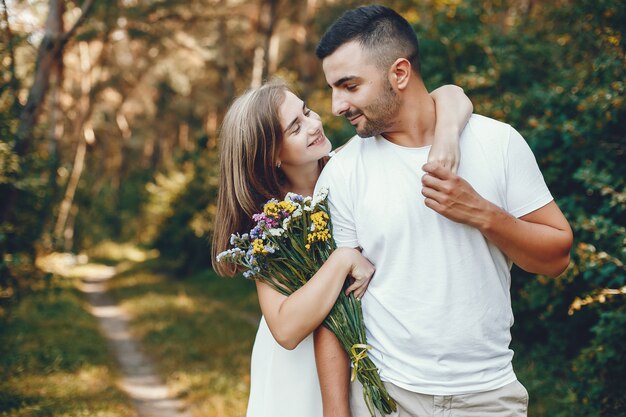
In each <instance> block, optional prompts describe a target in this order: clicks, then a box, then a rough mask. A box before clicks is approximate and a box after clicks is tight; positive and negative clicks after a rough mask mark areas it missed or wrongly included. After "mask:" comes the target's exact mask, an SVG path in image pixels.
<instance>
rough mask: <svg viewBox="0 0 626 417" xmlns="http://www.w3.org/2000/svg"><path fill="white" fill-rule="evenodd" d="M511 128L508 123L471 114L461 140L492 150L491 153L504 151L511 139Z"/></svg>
mask: <svg viewBox="0 0 626 417" xmlns="http://www.w3.org/2000/svg"><path fill="white" fill-rule="evenodd" d="M512 131H514V129H513V127H511V125H509V124H508V123H504V122H501V121H499V120H496V119H492V118H490V117H486V116H482V115H480V114H472V116H471V117H470V119H469V121H468V122H467V125H466V126H465V129H464V130H463V134H462V137H465V139H463V140H467V139H469V140H467V142H469V143H470V144H474V145H480V146H483V147H485V146H486V147H489V148H493V151H496V150H500V151H505V150H506V148H507V147H508V143H509V140H510V137H511V132H512Z"/></svg>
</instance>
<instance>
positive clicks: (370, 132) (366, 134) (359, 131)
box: [356, 129, 381, 139]
mask: <svg viewBox="0 0 626 417" xmlns="http://www.w3.org/2000/svg"><path fill="white" fill-rule="evenodd" d="M380 133H381V132H375V131H373V130H363V129H357V130H356V134H357V135H359V137H361V138H364V139H365V138H371V137H372V136H376V135H380Z"/></svg>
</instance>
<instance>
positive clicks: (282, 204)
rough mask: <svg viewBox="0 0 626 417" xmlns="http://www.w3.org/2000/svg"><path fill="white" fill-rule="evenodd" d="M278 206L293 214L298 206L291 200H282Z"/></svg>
mask: <svg viewBox="0 0 626 417" xmlns="http://www.w3.org/2000/svg"><path fill="white" fill-rule="evenodd" d="M278 208H279V209H281V210H283V211H286V212H287V213H290V214H291V213H293V211H294V210H295V209H296V206H294V205H293V204H292V203H291V202H289V201H281V202H280V203H278Z"/></svg>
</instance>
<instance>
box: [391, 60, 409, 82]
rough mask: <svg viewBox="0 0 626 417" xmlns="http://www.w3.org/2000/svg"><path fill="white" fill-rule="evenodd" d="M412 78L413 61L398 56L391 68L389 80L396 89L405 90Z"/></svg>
mask: <svg viewBox="0 0 626 417" xmlns="http://www.w3.org/2000/svg"><path fill="white" fill-rule="evenodd" d="M410 78H411V63H410V62H409V60H408V59H406V58H398V59H396V61H395V62H394V63H393V64H392V65H391V68H389V82H390V83H391V85H392V86H393V88H394V89H395V90H404V89H405V88H406V87H407V85H408V84H409V80H410Z"/></svg>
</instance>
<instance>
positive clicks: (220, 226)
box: [211, 80, 290, 276]
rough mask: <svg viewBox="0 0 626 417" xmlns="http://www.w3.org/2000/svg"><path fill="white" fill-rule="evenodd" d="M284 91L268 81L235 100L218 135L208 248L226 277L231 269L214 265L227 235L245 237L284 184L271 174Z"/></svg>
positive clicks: (278, 144)
mask: <svg viewBox="0 0 626 417" xmlns="http://www.w3.org/2000/svg"><path fill="white" fill-rule="evenodd" d="M287 91H290V90H289V88H288V87H287V85H286V84H285V83H284V82H283V81H281V80H272V81H270V82H268V83H266V84H264V85H262V86H261V87H259V88H256V89H251V90H248V91H247V92H246V93H245V94H243V95H242V96H240V97H238V98H237V99H236V100H235V101H234V102H233V104H232V106H231V107H230V109H229V110H228V112H227V113H226V116H225V117H224V121H223V122H222V127H221V130H220V137H219V139H220V149H219V152H220V180H219V192H218V198H217V213H216V217H215V228H214V232H213V244H212V248H211V252H212V259H213V267H214V269H215V270H216V271H217V272H218V273H219V274H220V275H229V276H232V275H234V274H235V273H236V272H237V268H236V267H235V266H234V265H232V264H223V263H218V262H216V261H215V257H216V255H217V254H218V253H220V252H222V251H224V250H226V249H228V246H229V241H230V235H231V234H232V233H235V232H247V231H249V230H250V228H251V227H252V215H253V214H255V213H257V212H259V211H260V209H261V208H262V206H263V204H264V203H265V202H266V201H267V200H269V199H270V198H279V199H280V198H282V193H281V186H282V185H283V184H284V182H285V178H284V176H283V174H282V173H281V172H280V171H279V170H278V169H277V167H276V163H277V161H278V154H279V152H280V148H281V143H282V140H283V132H282V127H281V125H280V117H279V108H280V106H281V104H282V103H283V101H284V100H285V94H286V92H287Z"/></svg>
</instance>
